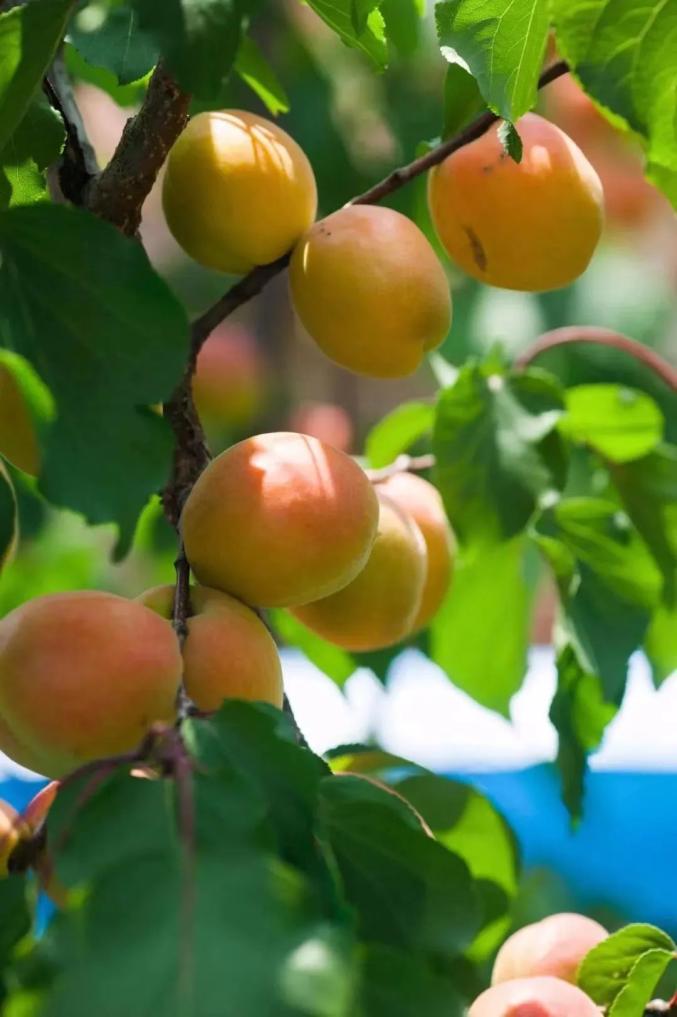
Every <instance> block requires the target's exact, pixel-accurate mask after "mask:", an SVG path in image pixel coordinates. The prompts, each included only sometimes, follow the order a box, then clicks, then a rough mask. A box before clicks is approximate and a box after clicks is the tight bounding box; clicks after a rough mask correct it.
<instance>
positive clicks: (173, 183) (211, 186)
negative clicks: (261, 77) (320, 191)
mask: <svg viewBox="0 0 677 1017" xmlns="http://www.w3.org/2000/svg"><path fill="white" fill-rule="evenodd" d="M162 201H163V205H164V211H165V216H166V218H167V224H168V226H169V228H170V230H171V232H172V233H173V234H174V237H175V239H176V240H177V241H178V243H179V244H180V245H181V247H183V249H184V251H185V252H186V253H187V254H189V255H190V256H191V258H194V259H195V261H198V262H199V263H200V264H201V265H205V266H207V267H208V268H215V269H219V270H220V271H221V272H234V273H238V274H240V273H244V272H247V271H249V269H251V268H253V267H254V265H267V264H268V263H269V262H271V261H275V260H276V259H277V258H279V257H281V256H282V255H283V254H284V253H285V252H286V251H288V250H289V249H290V248H291V247H293V245H294V244H295V243H296V241H297V240H298V238H299V237H300V236H301V234H302V233H303V232H304V231H305V230H306V229H307V228H308V226H309V225H310V224H311V222H312V221H313V219H314V218H315V212H316V209H317V189H316V186H315V177H314V175H313V170H312V167H311V165H310V163H309V162H308V159H307V158H306V156H305V154H304V152H303V151H302V149H301V148H300V147H299V146H298V145H297V144H296V142H295V141H294V139H293V138H291V137H290V136H289V135H288V134H287V133H286V132H285V131H283V130H282V129H281V128H280V127H278V126H277V124H274V123H272V122H271V121H270V120H266V119H265V118H264V117H259V116H256V115H255V114H254V113H246V112H244V111H242V110H220V111H214V112H208V113H199V114H198V115H197V116H194V117H193V118H192V120H191V121H190V122H189V124H188V126H187V127H186V128H185V130H184V131H183V133H182V134H181V135H180V136H179V138H178V139H177V141H176V142H175V144H174V146H173V148H172V149H171V151H170V153H169V157H168V159H167V167H166V172H165V177H164V184H163V191H162Z"/></svg>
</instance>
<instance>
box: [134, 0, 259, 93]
mask: <svg viewBox="0 0 677 1017" xmlns="http://www.w3.org/2000/svg"><path fill="white" fill-rule="evenodd" d="M131 5H132V8H133V10H134V11H135V12H136V14H137V15H138V18H139V26H140V27H141V28H142V29H143V30H144V31H145V32H146V33H147V34H148V35H149V36H150V37H151V38H152V39H153V40H154V42H155V45H157V47H158V48H159V49H160V51H161V53H162V56H163V58H164V59H165V60H166V62H167V65H168V67H169V68H170V70H171V71H172V72H173V73H174V74H175V76H176V79H177V81H178V82H179V84H180V85H181V86H182V88H184V89H185V90H186V91H188V92H191V93H192V94H193V95H194V96H195V97H196V98H198V99H203V100H206V101H213V100H216V99H218V97H219V95H220V93H221V90H222V89H223V86H224V83H225V82H226V80H227V78H228V76H229V74H230V71H231V68H232V66H233V63H234V61H235V57H236V55H237V51H238V47H239V45H240V32H241V24H242V17H243V10H242V3H241V0H131Z"/></svg>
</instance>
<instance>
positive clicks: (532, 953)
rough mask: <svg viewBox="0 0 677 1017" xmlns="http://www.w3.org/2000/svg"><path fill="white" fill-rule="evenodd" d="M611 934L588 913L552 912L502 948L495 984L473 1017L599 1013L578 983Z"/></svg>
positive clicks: (477, 1002)
mask: <svg viewBox="0 0 677 1017" xmlns="http://www.w3.org/2000/svg"><path fill="white" fill-rule="evenodd" d="M607 935H608V933H607V931H606V929H604V928H603V927H602V926H601V925H600V924H599V923H598V922H595V921H593V920H592V919H591V918H586V917H585V916H584V915H577V914H558V915H551V916H550V917H549V918H545V919H543V921H541V922H535V923H534V924H532V925H527V926H525V927H524V928H523V929H520V930H519V931H518V932H516V933H514V934H513V935H512V936H510V937H509V938H508V939H507V940H506V942H505V943H504V944H503V946H502V947H501V949H500V950H499V952H498V954H497V956H496V960H495V961H494V967H493V971H492V976H491V983H492V984H491V988H489V989H487V990H486V992H483V993H482V994H481V996H479V997H478V998H477V999H476V1000H475V1002H474V1003H473V1005H472V1006H471V1007H470V1010H469V1012H468V1017H512V1015H516V1014H522V1013H524V1014H525V1015H526V1014H532V1013H533V1014H538V1015H539V1017H599V1014H600V1011H599V1008H598V1007H597V1006H596V1005H595V1004H594V1003H593V1001H592V1000H591V999H590V997H589V996H587V995H586V994H585V993H584V992H583V991H582V990H581V989H579V988H577V986H576V974H577V971H578V968H579V966H580V964H581V962H582V960H583V958H584V957H585V955H586V954H587V953H589V951H590V950H592V949H593V947H595V946H597V944H598V943H600V942H601V941H602V940H603V939H606V937H607Z"/></svg>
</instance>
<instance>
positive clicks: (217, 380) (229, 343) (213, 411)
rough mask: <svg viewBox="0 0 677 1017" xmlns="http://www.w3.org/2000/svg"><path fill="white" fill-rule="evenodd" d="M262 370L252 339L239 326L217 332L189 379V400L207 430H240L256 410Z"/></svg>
mask: <svg viewBox="0 0 677 1017" xmlns="http://www.w3.org/2000/svg"><path fill="white" fill-rule="evenodd" d="M265 388H266V383H265V367H264V363H263V357H262V355H261V353H260V351H259V350H258V348H257V346H256V340H255V339H254V337H253V336H252V335H251V334H250V333H249V332H248V331H247V330H246V329H244V328H242V327H241V326H239V325H224V326H221V327H220V328H217V329H216V330H215V331H214V332H212V334H211V335H210V337H209V338H208V339H207V341H206V342H205V344H204V346H203V347H202V349H201V350H200V353H199V354H198V358H197V366H196V368H195V374H194V375H193V399H194V400H195V406H196V407H197V411H198V413H199V415H200V418H201V420H202V421H203V423H204V424H206V426H207V427H242V426H243V425H244V424H246V423H247V422H248V421H250V420H251V419H252V418H253V417H255V416H256V414H257V413H258V411H259V410H260V408H261V406H262V403H263V397H264V394H265Z"/></svg>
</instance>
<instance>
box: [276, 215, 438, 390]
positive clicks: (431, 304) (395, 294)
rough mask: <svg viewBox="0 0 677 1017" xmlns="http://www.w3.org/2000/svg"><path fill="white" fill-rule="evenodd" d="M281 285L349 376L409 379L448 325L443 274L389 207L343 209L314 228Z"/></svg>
mask: <svg viewBox="0 0 677 1017" xmlns="http://www.w3.org/2000/svg"><path fill="white" fill-rule="evenodd" d="M289 282H290V287H291V294H292V300H293V304H294V308H295V309H296V313H297V314H298V316H299V318H300V320H301V323H302V324H303V326H304V327H305V328H306V330H307V331H308V332H309V333H310V335H311V336H312V338H313V339H314V340H315V342H316V343H317V345H318V346H319V347H320V349H321V350H322V351H323V352H324V353H326V355H327V356H328V357H330V358H331V359H332V360H335V361H336V363H337V364H341V365H342V366H343V367H347V368H349V369H350V370H351V371H355V372H357V374H366V375H369V376H371V377H374V378H401V377H403V376H404V375H407V374H411V372H412V371H415V370H416V368H417V367H418V365H419V364H420V362H421V360H422V358H423V356H424V355H425V354H426V353H427V352H428V351H429V350H432V349H434V348H435V347H436V346H439V344H440V343H441V342H442V340H443V339H444V338H445V336H446V334H447V332H448V331H449V326H450V324H451V296H450V294H449V286H448V283H447V278H446V275H445V273H444V269H443V268H442V266H441V264H440V262H439V261H438V259H437V256H436V254H435V252H434V251H433V249H432V247H431V246H430V244H429V243H428V241H427V239H426V238H425V236H424V235H423V233H422V232H421V230H420V229H419V228H418V226H416V225H415V224H414V223H413V222H412V221H411V220H410V219H407V217H406V216H404V215H401V214H400V213H399V212H395V211H393V210H392V209H390V208H380V207H378V206H375V205H349V206H347V207H346V208H342V209H340V210H339V211H338V212H334V213H333V215H329V216H327V218H326V219H322V220H321V221H320V222H317V223H315V225H314V226H311V228H310V229H309V230H308V232H307V233H306V234H305V236H304V237H303V238H302V240H300V241H299V243H298V244H297V246H296V247H295V249H294V253H293V255H292V259H291V264H290V266H289Z"/></svg>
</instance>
